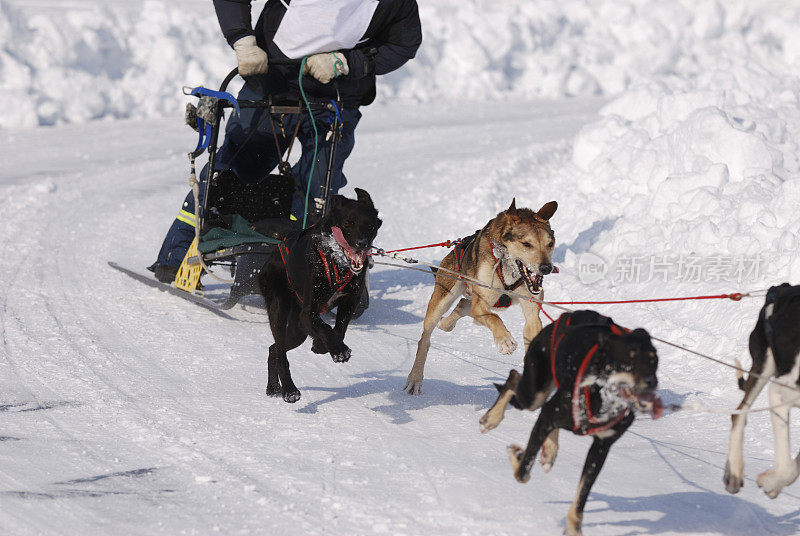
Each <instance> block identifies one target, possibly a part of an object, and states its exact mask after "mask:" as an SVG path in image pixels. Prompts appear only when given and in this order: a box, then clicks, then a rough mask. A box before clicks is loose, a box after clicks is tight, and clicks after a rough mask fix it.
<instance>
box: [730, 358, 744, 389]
mask: <svg viewBox="0 0 800 536" xmlns="http://www.w3.org/2000/svg"><path fill="white" fill-rule="evenodd" d="M733 364H734V365H736V381H737V382H738V383H739V389H741V390H742V391H744V384H745V379H744V369H743V368H742V362H741V361H739V360H738V359H734V360H733Z"/></svg>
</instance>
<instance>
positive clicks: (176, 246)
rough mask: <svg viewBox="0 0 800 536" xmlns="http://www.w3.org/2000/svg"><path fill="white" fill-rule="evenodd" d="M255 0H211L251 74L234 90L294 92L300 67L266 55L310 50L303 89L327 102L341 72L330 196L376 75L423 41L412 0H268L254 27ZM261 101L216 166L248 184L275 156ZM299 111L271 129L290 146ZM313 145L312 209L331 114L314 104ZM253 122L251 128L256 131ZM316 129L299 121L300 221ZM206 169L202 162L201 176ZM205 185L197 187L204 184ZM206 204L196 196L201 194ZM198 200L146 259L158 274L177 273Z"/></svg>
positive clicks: (257, 96)
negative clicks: (154, 256)
mask: <svg viewBox="0 0 800 536" xmlns="http://www.w3.org/2000/svg"><path fill="white" fill-rule="evenodd" d="M250 4H251V0H214V8H215V9H216V12H217V18H218V19H219V24H220V27H221V28H222V33H223V35H224V36H225V39H226V40H227V41H228V43H229V44H230V45H231V46H232V47H233V50H234V51H235V53H236V59H237V62H238V67H239V74H240V75H242V76H243V77H245V78H246V80H247V83H246V84H245V86H244V87H243V88H242V90H241V91H240V92H239V96H238V98H239V99H246V100H262V99H265V98H266V97H267V95H272V96H273V97H277V98H278V99H281V98H284V97H285V98H286V100H292V101H295V102H296V101H298V100H300V91H299V89H300V88H299V84H298V80H297V76H298V67H297V66H294V67H292V66H286V65H274V66H270V65H269V58H280V59H300V58H303V57H307V58H308V59H307V60H306V65H305V71H304V73H305V74H308V75H310V76H304V78H303V90H304V92H305V94H306V97H307V98H308V100H309V101H310V102H326V103H327V102H330V100H331V99H332V98H335V97H336V91H335V89H334V84H333V83H331V82H332V80H333V79H334V78H337V80H338V88H339V93H340V95H341V98H342V102H343V107H342V109H341V110H340V112H341V121H342V123H343V128H342V130H341V141H339V143H338V147H337V150H336V154H335V155H334V164H333V169H332V177H331V195H332V194H335V193H336V192H338V191H339V189H340V188H342V187H343V186H345V184H347V180H346V178H345V176H344V173H343V172H342V167H343V166H344V162H345V160H346V159H347V157H348V156H349V155H350V153H351V151H352V150H353V146H354V143H355V137H354V132H355V128H356V125H358V121H359V119H360V118H361V112H360V111H359V108H360V107H361V106H366V105H368V104H370V103H371V102H372V101H373V100H374V99H375V77H376V75H382V74H386V73H390V72H392V71H394V70H395V69H398V68H399V67H401V66H402V65H403V64H405V63H406V62H407V61H408V60H410V59H411V58H413V57H414V55H415V54H416V51H417V49H418V48H419V46H420V44H421V43H422V29H421V25H420V20H419V11H418V8H417V2H416V0H293V1H292V0H268V1H267V4H266V6H265V7H264V10H263V11H262V12H261V16H260V17H259V19H258V21H257V22H256V25H255V28H253V26H252V24H251V6H250ZM265 113H267V112H266V110H264V109H256V108H244V109H242V111H241V114H240V115H238V116H237V115H232V116H231V117H230V118H229V120H228V122H227V125H226V127H225V140H224V142H223V143H222V145H221V147H220V148H219V152H218V154H217V161H216V164H215V170H216V171H218V172H220V176H219V179H218V180H239V181H242V182H244V183H247V184H249V183H254V182H258V181H261V180H263V179H265V178H266V177H267V176H268V175H269V174H270V173H271V172H272V171H273V169H275V167H276V166H277V165H278V163H279V161H280V156H281V155H280V154H278V149H277V147H276V144H275V138H274V135H273V132H272V128H273V125H275V122H274V121H270V120H269V119H268V118H264V117H263V114H265ZM299 117H300V116H297V115H286V116H284V117H283V118H282V123H281V125H280V126H281V127H282V128H276V131H277V135H278V137H279V140H280V145H281V152H283V151H285V150H286V147H287V146H288V144H289V141H290V138H291V136H292V134H293V133H294V131H295V127H296V121H298V120H300V119H299ZM314 120H315V122H316V123H317V131H318V136H317V143H318V152H317V158H316V164H315V165H314V172H313V177H311V186H310V187H311V191H310V195H309V197H310V198H311V200H310V202H309V207H308V208H309V213H311V212H313V209H314V206H315V203H314V198H319V197H321V195H322V194H321V193H320V192H321V189H322V187H323V186H324V182H325V171H326V169H327V164H328V142H327V141H326V136H327V135H328V133H329V132H330V129H329V121H330V113H329V112H324V111H315V112H314ZM254 129H255V132H253V130H254ZM314 137H315V136H314V129H313V127H312V125H311V122H310V121H307V120H305V121H301V124H300V128H299V131H298V139H299V141H300V143H301V145H302V154H301V156H300V160H299V161H298V162H297V164H295V166H294V167H293V168H292V172H293V173H294V175H295V177H297V178H298V179H299V182H300V187H301V188H302V190H297V191H296V192H295V195H294V199H293V202H292V216H293V217H294V218H297V219H298V220H300V221H302V220H303V216H304V207H305V201H306V188H308V180H309V173H310V171H311V167H312V160H313V153H314ZM207 176H208V166H207V165H206V167H205V168H204V169H203V170H202V172H201V173H200V180H201V181H205V180H206V178H207ZM202 191H203V188H201V193H202ZM201 203H202V198H201ZM195 224H196V222H195V216H194V199H193V197H192V193H191V192H190V193H189V195H187V196H186V199H185V201H184V202H183V206H182V207H181V209H180V211H179V212H178V215H177V217H176V218H175V220H174V221H173V223H172V226H171V227H170V229H169V232H168V233H167V236H166V238H165V239H164V243H163V244H162V246H161V251H160V252H159V254H158V259H157V260H156V262H155V263H154V264H153V265H152V266H150V267H149V269H150V270H151V271H153V272H155V276H156V278H157V279H158V280H159V281H162V282H165V283H169V282H172V281H173V280H174V279H175V275H176V273H177V271H178V268H179V266H180V264H181V262H182V261H183V258H184V256H185V255H186V251H187V250H188V249H189V246H190V245H191V243H192V240H193V239H194V235H195V233H194V226H195Z"/></svg>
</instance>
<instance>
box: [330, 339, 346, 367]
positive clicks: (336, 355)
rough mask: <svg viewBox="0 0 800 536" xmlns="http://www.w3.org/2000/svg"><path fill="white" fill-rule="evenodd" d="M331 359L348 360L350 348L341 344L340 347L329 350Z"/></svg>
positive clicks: (337, 360) (338, 361)
mask: <svg viewBox="0 0 800 536" xmlns="http://www.w3.org/2000/svg"><path fill="white" fill-rule="evenodd" d="M331 359H333V362H334V363H347V362H348V361H350V348H348V347H347V345H345V344H343V345H342V347H341V348H339V349H338V350H335V351H333V352H331Z"/></svg>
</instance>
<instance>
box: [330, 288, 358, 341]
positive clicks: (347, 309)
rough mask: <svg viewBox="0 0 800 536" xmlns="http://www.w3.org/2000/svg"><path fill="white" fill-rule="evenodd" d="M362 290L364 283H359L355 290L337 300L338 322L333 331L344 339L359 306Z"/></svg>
mask: <svg viewBox="0 0 800 536" xmlns="http://www.w3.org/2000/svg"><path fill="white" fill-rule="evenodd" d="M362 290H363V284H362V285H359V286H358V288H357V289H355V290H354V291H353V292H349V293H347V294H345V295H344V296H342V297H341V298H339V301H338V302H336V324H334V326H333V331H334V332H335V333H336V334H337V335H338V336H339V338H340V339H341V340H342V341H344V334H345V333H346V332H347V326H349V325H350V320H352V319H353V313H354V312H355V310H356V307H357V306H358V302H359V299H360V297H361V292H362Z"/></svg>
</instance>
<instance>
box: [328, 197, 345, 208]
mask: <svg viewBox="0 0 800 536" xmlns="http://www.w3.org/2000/svg"><path fill="white" fill-rule="evenodd" d="M345 199H347V198H346V197H345V196H343V195H339V194H336V195H334V196H333V197H331V200H330V201H328V202H329V203H330V206H329V207H328V209H329V211H331V210H333V209H335V208H336V207H338V206H339V205H341V204H342V201H343V200H345Z"/></svg>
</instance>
